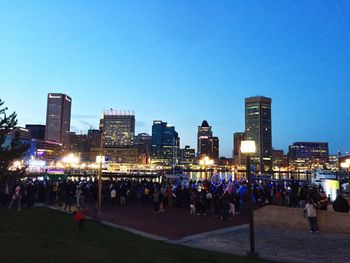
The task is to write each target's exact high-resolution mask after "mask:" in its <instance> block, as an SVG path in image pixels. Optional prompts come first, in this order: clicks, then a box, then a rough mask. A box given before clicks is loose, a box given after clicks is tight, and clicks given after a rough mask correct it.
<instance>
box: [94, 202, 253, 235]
mask: <svg viewBox="0 0 350 263" xmlns="http://www.w3.org/2000/svg"><path fill="white" fill-rule="evenodd" d="M90 215H91V213H90ZM100 218H101V220H103V221H108V222H111V223H114V224H116V225H119V226H124V227H126V228H133V229H136V230H138V231H142V232H146V233H148V234H151V235H155V236H159V237H163V238H165V239H169V240H176V239H181V238H183V237H185V236H190V235H195V234H199V233H203V232H209V231H214V230H219V229H224V228H228V227H232V226H237V225H242V224H245V223H246V222H247V221H248V220H247V216H245V215H237V216H235V217H234V218H233V219H232V220H220V219H219V218H218V217H214V216H213V214H212V213H208V214H207V215H205V216H204V215H200V216H191V215H190V210H189V209H179V208H170V209H167V210H166V211H165V212H164V213H156V214H155V213H154V212H153V206H152V205H150V204H142V203H138V202H133V203H130V204H129V205H127V206H126V207H120V206H119V205H116V206H115V207H113V206H109V205H105V206H103V209H102V211H101V215H100Z"/></svg>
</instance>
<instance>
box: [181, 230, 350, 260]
mask: <svg viewBox="0 0 350 263" xmlns="http://www.w3.org/2000/svg"><path fill="white" fill-rule="evenodd" d="M255 234H256V235H255V236H256V251H257V252H259V254H260V256H261V257H262V258H264V259H269V260H276V261H280V262H336V263H343V262H344V263H345V262H348V263H349V262H350V235H345V234H344V235H342V234H322V233H320V234H312V233H309V232H304V231H281V230H276V229H269V228H257V229H256V232H255ZM176 243H178V244H182V245H186V246H191V247H196V248H202V249H207V250H214V251H220V252H225V253H232V254H237V255H246V251H248V250H249V229H248V226H247V225H246V226H245V227H242V226H241V227H236V229H230V230H229V231H226V233H219V234H216V233H208V234H203V235H197V236H192V237H186V238H183V239H181V240H178V241H177V242H176Z"/></svg>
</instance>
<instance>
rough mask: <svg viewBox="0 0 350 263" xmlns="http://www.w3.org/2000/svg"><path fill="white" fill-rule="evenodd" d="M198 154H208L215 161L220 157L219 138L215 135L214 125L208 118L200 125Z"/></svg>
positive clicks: (200, 156)
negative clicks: (209, 122) (210, 123)
mask: <svg viewBox="0 0 350 263" xmlns="http://www.w3.org/2000/svg"><path fill="white" fill-rule="evenodd" d="M197 155H198V158H202V157H203V156H208V157H210V158H211V159H213V160H215V161H217V160H218V159H219V138H218V137H213V132H212V127H211V126H209V124H208V122H207V121H206V120H204V121H203V122H202V125H201V126H198V133H197Z"/></svg>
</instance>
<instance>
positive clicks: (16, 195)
mask: <svg viewBox="0 0 350 263" xmlns="http://www.w3.org/2000/svg"><path fill="white" fill-rule="evenodd" d="M21 199H22V186H21V185H20V184H18V185H17V186H16V188H15V191H14V193H13V195H12V200H11V202H10V205H9V209H11V208H12V205H13V203H14V202H15V201H17V202H18V212H21Z"/></svg>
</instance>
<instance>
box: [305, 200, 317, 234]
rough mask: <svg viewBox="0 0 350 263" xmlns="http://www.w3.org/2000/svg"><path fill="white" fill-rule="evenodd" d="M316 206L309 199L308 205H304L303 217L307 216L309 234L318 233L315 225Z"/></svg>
mask: <svg viewBox="0 0 350 263" xmlns="http://www.w3.org/2000/svg"><path fill="white" fill-rule="evenodd" d="M316 208H317V205H316V204H315V203H314V202H313V200H312V198H309V201H308V203H307V204H306V205H305V209H304V217H305V215H306V216H307V218H308V220H309V225H310V232H312V233H319V230H318V224H317V210H316Z"/></svg>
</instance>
